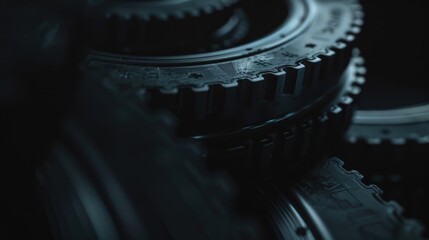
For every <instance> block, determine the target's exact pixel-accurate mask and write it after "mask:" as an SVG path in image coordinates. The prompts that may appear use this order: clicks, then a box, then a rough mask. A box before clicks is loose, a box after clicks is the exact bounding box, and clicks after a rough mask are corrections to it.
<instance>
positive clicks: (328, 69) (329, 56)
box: [318, 49, 336, 82]
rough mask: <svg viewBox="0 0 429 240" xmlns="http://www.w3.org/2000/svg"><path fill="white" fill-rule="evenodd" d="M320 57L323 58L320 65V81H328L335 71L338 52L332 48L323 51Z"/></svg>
mask: <svg viewBox="0 0 429 240" xmlns="http://www.w3.org/2000/svg"><path fill="white" fill-rule="evenodd" d="M318 57H319V58H320V59H321V60H322V66H321V67H320V81H321V82H328V81H330V80H331V79H330V78H332V72H334V69H335V68H334V67H335V58H336V53H335V52H334V51H332V50H330V49H329V50H327V51H326V52H325V53H321V54H319V55H318Z"/></svg>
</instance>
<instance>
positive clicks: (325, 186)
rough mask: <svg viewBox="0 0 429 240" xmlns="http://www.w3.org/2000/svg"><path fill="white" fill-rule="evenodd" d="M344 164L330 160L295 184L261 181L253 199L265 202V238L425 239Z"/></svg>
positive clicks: (260, 203)
mask: <svg viewBox="0 0 429 240" xmlns="http://www.w3.org/2000/svg"><path fill="white" fill-rule="evenodd" d="M343 164H344V163H343V162H342V161H341V160H339V159H338V158H331V159H328V160H327V161H326V162H325V163H323V164H322V165H320V166H318V167H317V168H316V169H314V170H313V171H312V172H311V173H310V174H309V176H307V177H306V178H304V179H301V180H300V181H299V182H298V183H297V184H293V185H291V184H290V182H288V181H284V180H281V179H271V180H269V181H267V182H265V183H263V184H261V185H259V186H258V188H257V191H256V193H254V197H253V198H252V199H253V200H254V202H255V203H254V204H255V205H256V206H258V207H259V208H260V207H261V206H263V209H264V210H262V211H261V213H260V214H261V215H264V216H265V219H266V221H267V229H270V230H269V231H268V232H270V233H271V235H270V237H267V238H266V239H293V240H298V239H305V240H312V239H351V240H363V239H398V240H406V239H422V240H423V239H426V238H424V237H423V230H424V228H423V226H422V225H421V224H420V223H419V222H417V221H415V220H411V219H407V218H405V217H404V216H403V209H402V207H401V206H400V205H398V204H397V203H396V202H393V201H384V199H383V198H382V193H383V192H382V191H381V189H380V188H378V187H377V186H375V185H369V186H368V185H366V184H364V183H363V182H362V179H363V176H362V175H361V174H360V173H359V172H357V171H347V170H345V169H344V168H343ZM273 230H274V231H273Z"/></svg>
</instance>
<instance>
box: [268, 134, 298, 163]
mask: <svg viewBox="0 0 429 240" xmlns="http://www.w3.org/2000/svg"><path fill="white" fill-rule="evenodd" d="M277 139H278V142H277V146H278V149H277V150H276V152H277V156H276V158H275V160H274V161H275V162H273V167H274V168H279V169H287V168H288V167H289V166H291V165H293V164H294V162H289V161H290V160H291V159H293V157H292V154H293V151H294V149H295V148H296V144H297V138H296V128H294V127H293V128H289V129H286V130H283V131H281V133H279V134H278V137H277Z"/></svg>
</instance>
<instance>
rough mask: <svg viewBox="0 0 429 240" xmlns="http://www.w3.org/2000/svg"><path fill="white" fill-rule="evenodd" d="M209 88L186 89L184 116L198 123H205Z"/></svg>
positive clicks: (183, 97)
mask: <svg viewBox="0 0 429 240" xmlns="http://www.w3.org/2000/svg"><path fill="white" fill-rule="evenodd" d="M208 98H209V87H208V86H207V85H204V86H199V87H193V88H191V89H184V91H183V96H182V102H183V104H182V107H183V109H182V110H181V111H180V112H182V113H183V115H184V116H182V117H185V118H186V117H187V118H190V119H193V120H195V121H197V122H200V121H203V120H205V118H206V115H207V108H208V106H207V105H208Z"/></svg>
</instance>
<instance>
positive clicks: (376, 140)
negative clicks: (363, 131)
mask: <svg viewBox="0 0 429 240" xmlns="http://www.w3.org/2000/svg"><path fill="white" fill-rule="evenodd" d="M382 142H383V140H382V139H381V138H377V137H373V138H368V139H366V143H367V144H368V145H380V144H381V143H382Z"/></svg>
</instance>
